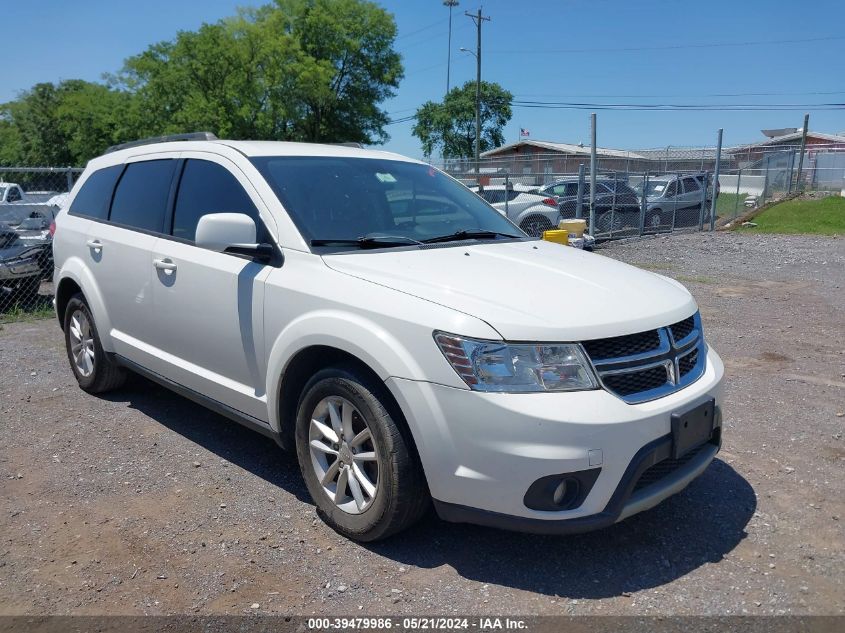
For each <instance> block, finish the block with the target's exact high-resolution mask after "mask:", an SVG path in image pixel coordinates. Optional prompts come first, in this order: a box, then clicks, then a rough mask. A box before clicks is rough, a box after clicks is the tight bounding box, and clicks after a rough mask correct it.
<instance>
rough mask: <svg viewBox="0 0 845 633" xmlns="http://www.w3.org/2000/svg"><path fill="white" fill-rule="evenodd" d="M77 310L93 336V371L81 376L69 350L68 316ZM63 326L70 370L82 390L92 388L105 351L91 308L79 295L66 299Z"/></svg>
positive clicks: (103, 360) (103, 359)
mask: <svg viewBox="0 0 845 633" xmlns="http://www.w3.org/2000/svg"><path fill="white" fill-rule="evenodd" d="M77 310H80V311H82V312H83V313H84V314H85V316H86V317H87V318H88V323H89V325H90V327H91V334H92V336H93V338H94V371H92V372H91V375H90V376H83V375H82V374H80V373H79V370H78V369H77V368H76V363H75V362H74V360H73V354H72V353H71V351H70V317H71V315H72V314H73V313H74V312H76V311H77ZM64 326H65V327H64V329H65V351H66V352H67V358H68V362H69V363H70V368H71V371H73V375H74V377H75V378H76V382H77V383H79V386H80V387H81V388H82V389H83V390H85V391H88V390H90V389H92V388H93V386H94V384H95V383H96V381H97V375H98V373H99V371H100V368H101V367H102V366H103V363H104V362H105V353H104V352H103V348H102V346H101V345H100V335H99V333H98V332H97V325H96V324H95V323H94V315H92V314H91V309H90V308H89V307H88V304H87V303H86V302H85V299H84V298H83V297H82V296H81V295H75V296H73V297H71V298H70V300H69V301H68V303H67V307H66V308H65V316H64Z"/></svg>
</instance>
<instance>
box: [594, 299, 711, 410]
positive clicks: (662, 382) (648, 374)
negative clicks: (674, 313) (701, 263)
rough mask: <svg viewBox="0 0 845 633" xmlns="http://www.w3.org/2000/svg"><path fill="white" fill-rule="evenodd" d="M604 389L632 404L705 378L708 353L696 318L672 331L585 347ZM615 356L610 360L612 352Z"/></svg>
mask: <svg viewBox="0 0 845 633" xmlns="http://www.w3.org/2000/svg"><path fill="white" fill-rule="evenodd" d="M582 345H583V347H584V350H585V351H586V352H587V355H588V356H589V358H590V362H592V364H593V368H594V369H595V370H596V374H597V376H598V378H599V381H600V382H601V384H602V386H603V387H604V388H605V389H606V390H607V391H609V392H611V393H613V394H615V395H616V396H618V397H619V398H621V399H622V400H624V401H625V402H627V403H629V404H636V403H640V402H647V401H648V400H654V399H656V398H661V397H663V396H665V395H668V394H670V393H673V392H675V391H678V390H679V389H683V388H684V387H686V386H688V385H690V384H692V383H693V382H695V381H696V380H698V379H699V378H700V377H701V375H702V374H703V373H704V365H705V362H706V353H705V348H704V336H703V334H702V329H701V316H700V315H699V313H698V312H696V313H695V314H694V315H692V316H690V317H687V318H686V319H684V320H683V321H679V322H677V323H673V324H672V325H669V326H666V327H662V328H658V329H656V330H649V331H646V332H640V333H638V334H631V335H626V336H617V337H612V338H608V339H598V340H593V341H584V342H583V343H582ZM611 351H612V352H613V353H615V354H616V355H615V356H609V355H608V354H609V353H610V352H611Z"/></svg>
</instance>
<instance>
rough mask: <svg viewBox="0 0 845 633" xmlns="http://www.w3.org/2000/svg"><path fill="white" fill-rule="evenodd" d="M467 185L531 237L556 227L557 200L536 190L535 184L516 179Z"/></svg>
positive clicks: (558, 215) (557, 214)
mask: <svg viewBox="0 0 845 633" xmlns="http://www.w3.org/2000/svg"><path fill="white" fill-rule="evenodd" d="M470 189H472V191H474V192H475V193H477V194H478V195H479V196H481V197H482V198H484V199H485V200H486V201H487V202H489V203H490V204H491V205H492V206H493V208H494V209H496V210H498V211H500V212H501V213H502V214H504V215H507V218H508V219H509V220H510V221H511V222H513V223H514V224H516V225H517V226H519V228H521V229H522V230H523V231H525V232H526V233H527V234H528V235H530V236H532V237H542V235H543V231H548V230H549V229H554V228H557V225H558V222H559V221H560V210H559V209H558V204H557V200H555V199H554V198H553V197H552V196H548V195H542V194H539V193H537V187H532V186H530V185H520V184H516V183H515V184H513V185H508V186H507V187H506V186H505V185H489V186H484V187H481V188H479V187H477V186H476V187H470Z"/></svg>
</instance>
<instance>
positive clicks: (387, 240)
mask: <svg viewBox="0 0 845 633" xmlns="http://www.w3.org/2000/svg"><path fill="white" fill-rule="evenodd" d="M408 244H422V242H420V241H419V240H415V239H414V238H412V237H405V236H403V235H367V236H364V237H358V238H355V239H337V240H334V239H325V240H324V239H316V240H311V246H357V247H358V248H385V247H390V246H407V245H408Z"/></svg>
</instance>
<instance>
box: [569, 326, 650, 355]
mask: <svg viewBox="0 0 845 633" xmlns="http://www.w3.org/2000/svg"><path fill="white" fill-rule="evenodd" d="M583 345H584V349H585V350H587V354H589V355H590V358H592V359H593V361H597V360H604V359H606V358H620V357H622V356H633V355H634V354H644V353H646V352H650V351H652V350H655V349H657V348H658V347H660V337H659V336H658V335H657V330H651V331H649V332H640V333H639V334H628V335H627V336H614V337H613V338H600V339H596V340H593V341H584V343H583Z"/></svg>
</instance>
